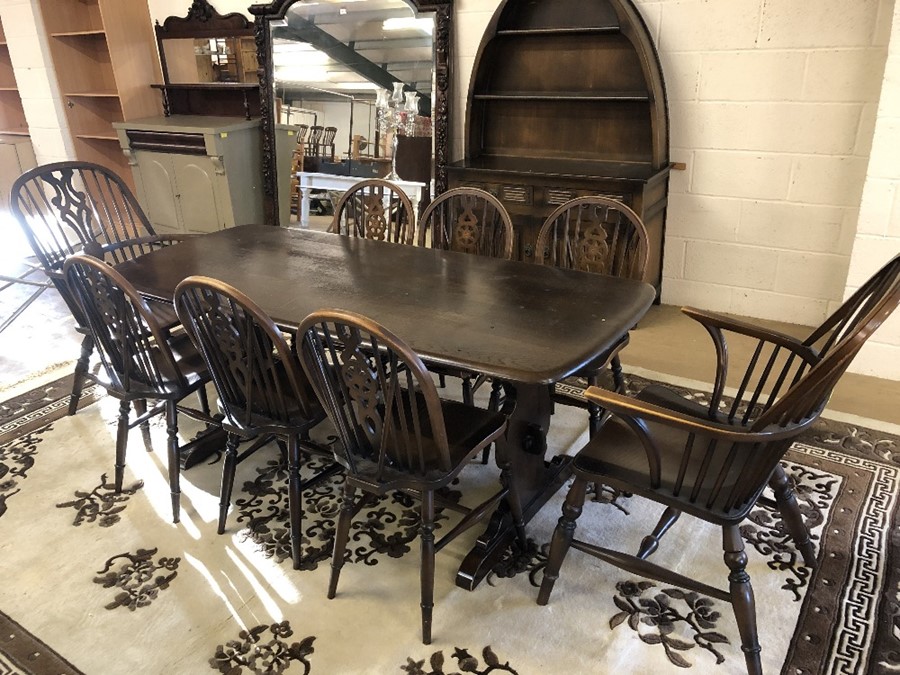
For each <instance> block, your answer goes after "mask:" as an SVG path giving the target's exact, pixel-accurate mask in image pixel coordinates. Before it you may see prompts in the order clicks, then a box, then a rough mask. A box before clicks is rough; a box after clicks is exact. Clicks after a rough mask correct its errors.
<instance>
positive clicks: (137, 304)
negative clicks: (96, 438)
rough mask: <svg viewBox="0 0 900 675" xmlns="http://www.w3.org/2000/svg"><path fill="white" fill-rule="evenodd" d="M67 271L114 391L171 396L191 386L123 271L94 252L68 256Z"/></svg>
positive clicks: (65, 273) (150, 395)
mask: <svg viewBox="0 0 900 675" xmlns="http://www.w3.org/2000/svg"><path fill="white" fill-rule="evenodd" d="M63 275H64V277H65V280H66V283H67V284H68V287H69V289H70V291H71V293H72V296H73V297H74V298H75V299H76V300H77V302H78V303H79V307H80V309H81V312H82V314H83V316H84V318H85V320H86V321H87V324H88V327H89V328H90V330H91V334H92V335H93V336H94V340H95V341H96V343H97V345H98V347H99V349H98V351H99V353H100V360H101V363H102V364H103V367H104V369H105V371H106V374H107V377H108V378H109V380H110V385H111V388H112V390H113V391H115V392H117V393H119V394H123V395H124V394H128V395H135V394H139V393H146V394H147V395H148V398H149V397H153V398H167V397H169V396H171V395H172V394H174V393H175V392H176V391H177V390H183V389H184V388H186V387H187V383H186V382H185V379H184V376H183V375H182V373H181V371H180V370H179V368H178V366H177V364H176V362H175V357H174V356H173V354H172V351H171V349H170V348H169V345H168V341H167V340H166V335H165V334H164V331H163V330H162V328H160V326H159V324H158V322H157V320H156V318H155V317H154V316H153V314H152V313H151V311H150V308H149V307H148V306H147V303H146V301H145V300H144V299H143V298H142V297H141V296H140V295H139V294H138V292H137V291H136V290H135V289H134V287H133V286H132V285H131V284H130V283H129V282H128V281H127V280H126V279H125V278H124V277H123V276H122V275H121V274H119V272H117V271H116V270H115V269H114V268H113V267H111V266H110V265H108V264H107V263H105V262H103V261H102V260H98V259H97V258H94V257H92V256H87V255H73V256H70V257H69V258H67V259H66V262H65V264H64V265H63ZM183 395H184V394H183V393H182V394H180V395H179V398H180V397H181V396H183ZM132 397H135V396H132Z"/></svg>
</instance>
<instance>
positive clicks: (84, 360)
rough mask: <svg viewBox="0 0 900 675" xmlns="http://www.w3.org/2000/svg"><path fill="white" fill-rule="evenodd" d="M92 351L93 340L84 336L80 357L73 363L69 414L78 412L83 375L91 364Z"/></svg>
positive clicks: (88, 336) (89, 336)
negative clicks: (73, 373) (73, 375)
mask: <svg viewBox="0 0 900 675" xmlns="http://www.w3.org/2000/svg"><path fill="white" fill-rule="evenodd" d="M93 351H94V338H93V337H92V336H91V335H85V336H84V339H83V340H82V341H81V356H79V357H78V361H77V362H76V363H75V377H74V379H73V380H72V394H71V395H70V396H69V414H70V415H74V414H75V412H76V411H77V410H78V401H79V400H80V399H81V390H82V388H83V387H84V380H85V375H86V374H87V371H88V367H89V366H90V364H91V352H93Z"/></svg>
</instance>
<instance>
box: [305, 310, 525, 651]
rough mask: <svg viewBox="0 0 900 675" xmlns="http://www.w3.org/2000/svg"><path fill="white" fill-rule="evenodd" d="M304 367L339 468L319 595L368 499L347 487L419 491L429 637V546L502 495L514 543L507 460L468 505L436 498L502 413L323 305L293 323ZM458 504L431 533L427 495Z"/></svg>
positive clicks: (398, 344)
mask: <svg viewBox="0 0 900 675" xmlns="http://www.w3.org/2000/svg"><path fill="white" fill-rule="evenodd" d="M298 339H299V340H300V341H301V342H300V344H299V351H300V355H301V361H302V363H303V367H304V369H305V370H306V373H307V375H308V376H309V379H310V381H311V382H312V384H313V387H314V388H315V390H316V393H317V394H318V396H319V398H320V400H321V401H322V402H323V405H324V406H325V407H326V409H327V411H328V414H329V416H330V418H331V421H332V422H333V423H334V426H335V428H336V429H337V434H338V437H339V439H340V444H338V445H335V456H336V458H337V461H338V462H340V463H341V464H342V465H343V466H344V468H345V470H346V481H345V483H344V498H343V505H342V508H341V514H340V518H339V519H338V524H337V532H336V534H335V542H334V552H333V557H332V571H331V580H330V583H329V587H328V597H329V598H333V597H334V596H335V593H336V591H337V584H338V578H339V576H340V572H341V567H342V565H343V564H344V558H345V551H346V548H347V539H348V536H349V531H350V521H351V520H352V518H353V516H354V515H356V513H358V512H359V510H360V508H362V506H363V505H364V504H365V503H367V501H368V499H366V498H365V497H364V498H363V499H361V500H360V501H359V502H356V503H354V501H355V500H354V498H355V494H356V490H357V489H360V490H362V491H363V492H365V493H367V494H369V495H384V494H386V493H389V492H393V491H397V490H401V491H404V492H408V493H411V494H412V495H413V496H415V497H417V498H419V499H420V500H421V542H422V544H421V545H422V560H421V571H420V576H421V589H422V595H421V609H422V641H423V642H424V643H425V644H430V642H431V616H432V607H433V591H434V556H435V552H436V551H439V550H440V549H441V548H443V547H444V545H446V544H447V543H448V542H449V541H451V540H452V539H454V538H455V537H456V536H457V535H458V534H460V533H461V532H463V531H465V530H466V529H468V528H469V527H470V526H472V525H474V524H475V523H477V522H479V521H480V520H482V519H484V518H485V517H487V516H488V515H490V513H491V512H492V511H493V508H494V507H495V506H496V505H497V504H498V503H499V502H500V500H502V499H504V498H505V499H506V500H507V503H508V505H509V508H510V510H511V512H512V514H513V520H514V522H515V523H516V527H517V533H518V536H519V539H520V541H521V542H522V543H524V540H525V529H524V524H523V521H522V510H521V506H520V501H519V497H518V494H517V492H516V490H515V488H514V483H512V481H511V480H510V466H509V462H498V464H500V468H501V473H500V482H501V489H500V490H499V491H498V492H497V493H496V494H494V495H492V496H491V497H490V498H488V499H487V500H485V501H484V502H483V503H481V504H479V505H478V506H476V507H474V508H472V509H466V508H463V507H461V506H460V505H458V504H456V503H454V502H452V501H445V500H442V499H440V494H439V493H438V491H439V490H441V488H444V487H446V486H447V485H449V484H450V482H451V481H453V479H454V478H455V477H456V476H457V474H459V473H460V471H461V470H462V469H463V468H464V467H465V466H466V464H468V463H469V460H470V459H471V458H472V457H474V456H475V455H477V454H478V453H479V452H481V450H482V449H483V448H484V447H486V446H487V445H488V444H490V443H491V442H493V441H494V440H495V439H496V438H497V437H499V436H500V435H501V434H502V433H503V432H504V430H505V429H506V416H505V415H504V414H502V413H499V412H493V411H489V410H483V409H480V408H473V407H471V406H467V405H465V404H463V403H459V402H455V401H442V400H441V399H440V398H438V394H437V388H436V385H435V383H434V381H433V380H432V378H431V374H430V373H429V372H428V370H427V369H426V367H425V365H424V364H423V363H422V361H421V359H420V358H419V356H418V355H417V354H415V353H414V352H413V351H412V349H410V347H409V346H407V345H406V344H405V343H404V342H403V341H402V340H401V339H400V338H398V337H397V336H396V335H394V334H393V333H391V332H390V331H388V330H387V329H385V328H384V327H382V326H380V325H378V324H377V323H375V322H374V321H372V320H371V319H368V318H366V317H363V316H360V315H358V314H352V313H349V312H343V311H340V310H323V311H320V312H315V313H313V314H311V315H310V316H308V317H307V318H306V319H305V320H304V321H303V323H302V324H301V326H300V330H299V332H298ZM436 501H438V502H440V503H441V505H442V506H445V507H447V508H450V509H453V510H458V511H462V512H463V513H465V515H464V517H463V518H462V520H461V521H460V522H459V523H458V524H457V525H456V526H454V527H453V528H452V529H450V531H449V532H447V533H446V534H445V535H444V536H443V537H442V538H441V539H440V540H439V541H437V542H436V541H435V535H434V530H435V502H436Z"/></svg>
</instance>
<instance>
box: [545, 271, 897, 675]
mask: <svg viewBox="0 0 900 675" xmlns="http://www.w3.org/2000/svg"><path fill="white" fill-rule="evenodd" d="M898 304H900V256H898V257H896V258H894V259H893V260H892V261H891V262H889V263H888V264H887V265H885V266H884V267H883V268H882V269H881V270H880V271H879V272H878V273H877V274H876V275H875V276H873V277H872V278H871V279H870V280H869V281H868V282H867V283H866V284H865V285H864V286H862V287H861V288H860V289H859V290H858V291H857V292H856V293H854V294H853V295H852V296H851V297H850V298H849V299H848V300H847V301H846V302H845V303H844V304H843V305H842V306H841V307H840V308H839V309H838V310H837V311H836V312H835V313H834V314H833V315H832V316H831V317H829V318H828V319H827V320H826V321H825V323H823V324H822V326H820V327H819V328H817V329H816V330H814V331H813V332H812V333H811V334H810V335H809V337H808V338H807V339H806V340H798V339H796V338H792V337H790V336H787V335H783V334H780V333H776V332H773V331H768V330H763V329H760V328H757V327H754V326H752V325H749V324H746V323H743V322H739V321H734V320H731V319H728V318H726V317H720V316H716V315H713V314H709V313H705V312H698V311H695V310H686V312H687V313H688V314H689V315H690V316H692V317H693V318H695V319H697V320H698V321H700V322H701V323H702V324H703V326H704V327H705V328H706V329H707V331H708V332H709V333H710V335H711V336H712V339H713V342H714V344H715V348H716V352H717V355H718V371H717V374H716V380H715V386H714V389H713V394H712V399H711V403H710V405H709V406H701V405H699V404H697V403H695V402H692V401H688V400H687V399H683V398H681V397H679V396H678V395H677V394H675V393H674V392H671V391H670V390H668V389H665V388H664V387H660V386H658V385H652V386H650V387H647V388H646V389H644V391H642V392H641V393H640V394H638V396H637V397H635V398H629V397H626V396H623V395H621V394H619V393H617V392H611V391H605V390H603V389H600V388H597V387H591V388H590V389H588V390H587V392H586V395H587V397H588V399H589V400H591V401H593V402H595V403H597V404H598V405H600V406H602V407H603V408H604V409H605V410H608V411H609V412H610V414H611V418H610V419H609V421H607V423H606V424H605V425H604V426H603V427H602V429H601V430H600V432H599V433H598V434H597V435H596V436H594V437H593V438H592V439H591V440H590V441H589V442H588V444H587V445H586V446H585V447H584V448H583V449H582V450H580V451H579V453H578V454H577V456H576V457H575V460H574V461H573V468H574V474H575V481H574V483H573V484H572V487H571V489H570V490H569V493H568V495H567V497H566V501H565V504H564V506H563V513H562V517H561V518H560V520H559V524H558V525H557V527H556V530H555V532H554V534H553V540H552V543H551V547H550V553H549V557H548V563H547V568H546V570H545V572H544V579H543V582H542V584H541V589H540V593H539V595H538V604H541V605H543V604H546V603H547V602H548V601H549V598H550V594H551V592H552V590H553V586H554V584H555V582H556V580H557V578H558V577H559V572H560V567H561V565H562V563H563V561H564V559H565V556H566V553H567V552H568V550H569V548H570V547H571V548H576V549H578V550H580V551H583V552H585V553H588V554H590V555H592V556H595V557H597V558H599V559H601V560H604V561H606V562H608V563H610V564H612V565H615V566H616V567H620V568H622V569H625V570H628V571H631V572H634V573H636V574H640V575H642V576H645V577H649V578H651V579H656V580H658V581H661V582H663V583H667V584H673V585H676V586H681V587H684V588H688V589H691V590H694V591H697V592H700V593H703V594H706V595H708V596H711V597H713V598H717V599H719V600H722V601H725V602H730V603H731V604H732V607H733V610H734V614H735V618H736V619H737V625H738V630H739V632H740V636H741V642H742V647H741V648H742V650H743V652H744V654H745V658H746V662H747V670H748V671H749V672H750V673H753V674H757V673H761V672H762V665H761V661H760V645H759V638H758V633H757V628H756V604H755V600H754V595H753V588H752V586H751V584H750V577H749V575H748V574H747V571H746V565H747V554H746V552H745V550H744V543H743V540H742V538H741V533H740V529H739V528H740V524H741V522H742V521H743V520H744V518H745V517H746V516H747V515H748V514H749V513H750V510H751V509H752V508H753V507H754V506H755V505H756V504H757V502H759V501H762V500H764V499H765V498H763V497H762V496H761V495H762V493H763V490H764V489H765V488H766V486H767V485H769V486H771V488H772V491H773V493H774V497H775V505H777V507H778V508H779V510H780V511H781V514H782V518H783V521H784V524H785V527H786V529H787V531H788V533H789V534H790V535H791V538H792V539H793V540H794V543H795V546H796V548H797V550H798V551H799V553H800V555H801V556H802V557H803V561H804V563H805V564H806V565H807V566H809V567H815V566H816V556H815V550H814V547H813V545H812V542H811V541H810V537H809V533H808V531H807V528H806V526H805V524H804V522H803V519H802V517H801V514H800V510H799V507H798V505H797V501H796V498H795V496H794V493H793V487H792V485H791V482H790V480H789V478H788V477H787V476H786V474H785V472H784V469H783V468H782V467H781V464H780V460H781V458H782V456H783V455H784V453H785V452H786V451H787V449H788V448H789V447H790V445H791V442H792V441H793V439H795V438H796V437H797V436H798V435H799V434H800V433H801V432H803V431H804V430H805V429H807V428H808V427H809V426H810V425H811V424H812V423H813V422H815V420H816V419H817V418H818V417H819V415H820V414H821V412H822V409H823V408H824V406H825V403H826V401H827V399H828V396H829V395H830V393H831V391H832V389H833V388H834V386H835V385H836V384H837V382H838V380H839V379H840V377H841V376H842V375H843V373H844V371H845V370H846V369H847V367H848V366H849V365H850V362H851V361H852V360H853V358H854V357H855V356H856V354H857V353H858V352H859V350H860V349H861V348H862V346H863V344H864V343H865V341H866V340H867V339H868V338H869V336H870V335H871V334H872V332H874V331H875V329H876V328H877V327H878V326H879V325H880V324H881V323H882V322H883V321H884V320H885V319H886V318H887V317H888V316H889V315H890V314H891V312H893V311H894V310H895V309H896V307H897V305H898ZM726 332H730V333H736V334H739V335H743V336H746V337H749V338H750V339H752V340H754V341H755V342H756V348H755V350H754V352H753V354H752V356H751V357H750V359H749V361H748V362H747V363H746V364H744V366H745V367H744V369H743V374H742V375H741V376H740V377H739V380H738V381H739V384H738V389H737V394H736V396H735V397H734V400H733V401H731V402H729V401H727V399H726V398H725V397H724V388H725V383H726V380H727V377H728V370H729V359H728V351H727V342H726V338H725V333H726ZM734 365H735V364H731V367H734ZM738 372H739V373H740V369H739V371H738ZM590 482H602V483H605V484H608V485H611V486H612V487H614V488H618V489H620V490H623V491H626V492H630V493H633V494H636V495H639V496H641V497H644V498H646V499H650V500H652V501H655V502H658V503H660V504H663V505H664V506H665V507H666V508H665V511H664V512H663V515H662V517H661V518H660V520H659V523H658V524H657V526H656V528H655V529H654V531H653V532H652V533H651V534H650V535H648V536H647V537H645V538H644V540H643V541H642V543H641V545H640V547H639V550H638V552H637V555H629V554H626V553H624V552H621V551H615V550H612V549H609V548H604V547H600V546H597V545H594V544H591V543H588V542H586V541H581V540H578V539H575V538H574V534H575V529H576V521H577V519H578V517H579V516H580V515H581V512H582V509H583V506H584V502H585V494H586V488H587V485H588V484H589V483H590ZM681 513H687V514H689V515H692V516H694V517H696V518H700V519H701V520H705V521H707V522H710V523H713V524H715V525H719V526H721V528H722V541H723V548H724V558H725V564H726V565H727V567H728V582H729V587H728V589H727V590H722V589H720V588H717V587H714V586H711V585H709V584H707V583H705V582H703V581H700V580H697V579H693V578H690V577H688V576H686V575H684V574H681V573H678V572H676V571H673V570H671V569H667V568H665V567H663V566H661V565H657V564H654V563H652V562H650V561H649V560H647V559H648V558H649V556H650V555H652V554H653V553H654V552H655V551H656V550H657V548H658V547H659V544H660V539H661V537H662V536H663V535H664V534H665V533H666V531H668V530H669V528H670V527H672V525H673V524H674V523H675V522H676V520H677V519H678V518H679V516H680V515H681Z"/></svg>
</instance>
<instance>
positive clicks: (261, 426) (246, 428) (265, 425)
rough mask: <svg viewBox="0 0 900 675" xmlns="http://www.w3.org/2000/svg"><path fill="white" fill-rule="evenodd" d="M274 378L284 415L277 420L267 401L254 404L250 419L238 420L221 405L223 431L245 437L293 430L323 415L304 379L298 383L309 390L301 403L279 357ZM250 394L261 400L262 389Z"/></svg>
mask: <svg viewBox="0 0 900 675" xmlns="http://www.w3.org/2000/svg"><path fill="white" fill-rule="evenodd" d="M274 381H275V382H276V383H277V387H278V390H279V391H280V392H281V393H280V394H279V396H278V401H279V405H282V406H284V409H285V412H286V413H287V418H286V419H283V420H280V421H276V420H275V419H274V418H273V414H272V412H273V411H272V406H271V405H268V404H266V405H260V406H256V407H257V410H256V411H255V412H254V411H251V416H250V419H249V420H240V422H238V421H237V420H234V419H229V416H228V411H227V410H225V409H223V410H222V412H223V414H224V415H225V419H224V420H223V421H222V426H223V427H224V428H225V430H226V431H229V432H231V433H234V434H237V435H238V436H242V437H244V438H251V437H256V436H257V435H259V434H260V433H279V434H295V433H302V432H304V431H306V430H307V429H311V428H312V427H314V426H316V425H317V424H318V423H319V422H321V421H322V420H323V419H325V410H324V409H323V408H322V406H321V404H320V403H319V399H318V398H317V397H316V395H315V393H314V392H313V391H312V389H311V388H310V387H309V383H308V382H307V381H306V380H305V379H304V380H303V381H302V382H301V386H303V387H304V389H305V390H306V391H308V392H309V396H308V400H307V402H306V404H305V407H304V403H302V402H301V401H299V400H298V399H297V397H296V396H295V395H294V393H293V391H294V390H293V387H292V386H291V383H290V380H289V379H288V374H287V371H286V370H285V367H284V364H283V363H282V362H281V361H276V362H275V376H274ZM251 396H256V397H257V398H256V400H259V401H262V400H263V398H262V396H263V395H262V393H261V392H258V391H257V392H256V393H253V392H251ZM242 412H243V411H242Z"/></svg>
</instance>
